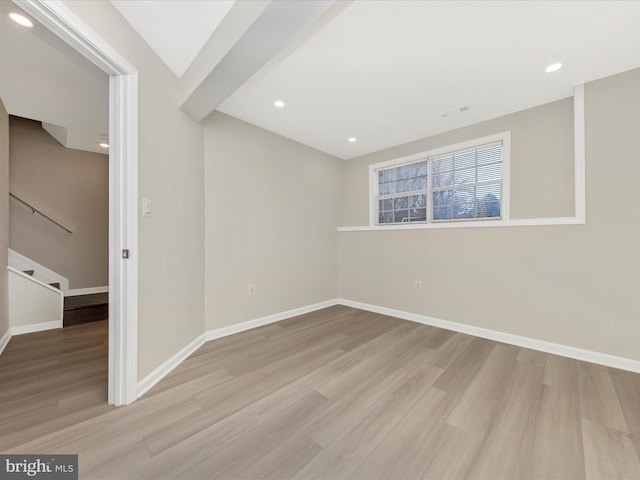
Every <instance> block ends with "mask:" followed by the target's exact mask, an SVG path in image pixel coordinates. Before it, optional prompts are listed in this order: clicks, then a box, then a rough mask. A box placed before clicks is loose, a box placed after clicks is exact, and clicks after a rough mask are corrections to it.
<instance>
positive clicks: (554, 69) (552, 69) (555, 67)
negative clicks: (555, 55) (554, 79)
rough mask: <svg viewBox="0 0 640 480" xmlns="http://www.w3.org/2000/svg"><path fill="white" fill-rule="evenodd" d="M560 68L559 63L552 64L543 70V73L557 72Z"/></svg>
mask: <svg viewBox="0 0 640 480" xmlns="http://www.w3.org/2000/svg"><path fill="white" fill-rule="evenodd" d="M561 68H562V64H561V63H552V64H551V65H549V66H548V67H547V68H545V69H544V71H545V72H547V73H552V72H557V71H558V70H560V69H561Z"/></svg>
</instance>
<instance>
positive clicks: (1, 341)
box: [0, 328, 12, 355]
mask: <svg viewBox="0 0 640 480" xmlns="http://www.w3.org/2000/svg"><path fill="white" fill-rule="evenodd" d="M11 337H12V335H11V329H10V328H9V329H8V330H7V331H6V332H4V335H2V338H0V355H2V352H4V349H5V348H6V346H7V345H8V344H9V340H11Z"/></svg>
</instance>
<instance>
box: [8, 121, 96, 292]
mask: <svg viewBox="0 0 640 480" xmlns="http://www.w3.org/2000/svg"><path fill="white" fill-rule="evenodd" d="M10 139H11V148H10V164H11V177H10V185H11V192H12V193H14V194H16V195H17V196H19V197H20V198H22V199H24V200H26V201H27V202H29V203H30V204H32V205H34V206H36V207H38V208H40V209H42V210H43V211H44V212H46V213H47V214H48V215H50V216H51V217H52V218H54V219H56V220H57V221H58V222H60V223H62V224H64V225H66V226H67V227H69V228H70V229H71V230H72V231H73V233H68V232H67V231H65V230H63V229H62V228H60V227H59V226H57V225H55V224H53V223H52V222H50V221H49V220H47V219H45V218H44V217H42V216H40V215H33V214H32V212H31V210H30V209H29V208H28V207H26V206H24V205H23V204H21V203H19V202H17V201H15V200H12V201H11V204H10V212H11V215H10V217H11V235H10V242H9V246H10V248H11V249H13V250H15V251H16V252H18V253H21V254H22V255H24V256H26V257H28V258H30V259H32V260H34V261H36V262H38V263H39V264H40V265H43V266H45V267H47V268H48V269H50V270H53V271H54V272H56V273H58V274H60V275H62V276H63V277H66V278H68V279H69V288H72V289H74V288H88V287H100V286H104V285H108V284H109V156H108V155H102V154H99V153H92V152H85V151H82V150H73V149H70V148H65V147H64V146H62V145H60V144H59V143H58V142H57V141H56V140H55V139H54V138H53V137H52V136H51V135H49V134H48V133H47V132H46V131H45V130H44V129H43V128H42V126H41V124H40V122H36V121H34V120H27V119H24V118H20V117H13V116H12V117H10Z"/></svg>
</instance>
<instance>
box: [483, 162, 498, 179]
mask: <svg viewBox="0 0 640 480" xmlns="http://www.w3.org/2000/svg"><path fill="white" fill-rule="evenodd" d="M500 179H502V164H501V163H490V164H488V165H481V166H479V167H478V182H488V181H491V180H500Z"/></svg>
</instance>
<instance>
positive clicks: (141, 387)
mask: <svg viewBox="0 0 640 480" xmlns="http://www.w3.org/2000/svg"><path fill="white" fill-rule="evenodd" d="M333 305H337V300H327V301H326V302H320V303H316V304H313V305H307V306H305V307H300V308H295V309H293V310H287V311H286V312H281V313H275V314H273V315H268V316H266V317H262V318H257V319H255V320H249V321H247V322H242V323H239V324H237V325H231V326H229V327H223V328H216V329H215V330H209V331H208V332H205V333H203V334H202V335H200V336H199V337H198V338H196V339H195V340H193V341H192V342H191V343H190V344H189V345H187V346H186V347H184V348H183V349H182V350H180V351H179V352H178V353H176V354H175V355H174V356H173V357H171V358H170V359H169V360H167V361H166V362H164V363H163V364H162V365H160V366H159V367H158V368H156V369H155V370H154V371H153V372H151V373H150V374H149V375H147V376H146V377H144V378H143V379H142V380H141V381H140V382H138V398H140V397H141V396H143V395H144V394H145V393H147V392H148V391H149V390H150V389H151V388H152V387H153V386H154V385H155V384H156V383H158V382H159V381H160V380H162V379H163V378H164V377H166V376H167V375H168V374H169V373H170V372H171V371H172V370H173V369H175V368H176V367H177V366H178V365H180V364H181V363H182V362H184V361H185V360H186V359H187V358H188V357H189V356H190V355H191V354H192V353H193V352H195V351H196V350H197V349H198V348H200V347H201V346H202V345H204V344H205V343H206V342H208V341H210V340H214V339H216V338H221V337H226V336H228V335H233V334H234V333H239V332H244V331H245V330H250V329H252V328H257V327H261V326H263V325H268V324H270V323H274V322H279V321H280V320H285V319H287V318H291V317H295V316H298V315H302V314H304V313H309V312H313V311H315V310H320V309H322V308H326V307H331V306H333Z"/></svg>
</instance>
